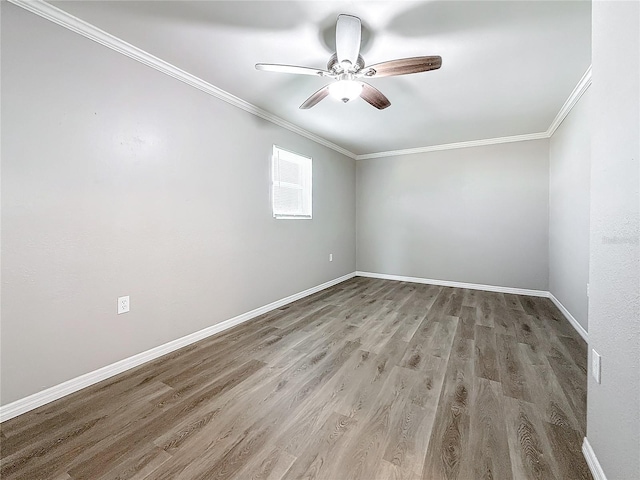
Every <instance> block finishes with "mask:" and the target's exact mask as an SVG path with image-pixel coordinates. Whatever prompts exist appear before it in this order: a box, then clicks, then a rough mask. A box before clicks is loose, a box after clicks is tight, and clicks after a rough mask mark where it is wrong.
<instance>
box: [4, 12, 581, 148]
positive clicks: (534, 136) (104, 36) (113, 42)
mask: <svg viewBox="0 0 640 480" xmlns="http://www.w3.org/2000/svg"><path fill="white" fill-rule="evenodd" d="M8 1H9V2H11V3H13V4H14V5H17V6H19V7H21V8H24V9H25V10H28V11H30V12H32V13H35V14H36V15H39V16H40V17H42V18H45V19H47V20H50V21H52V22H54V23H56V24H58V25H60V26H62V27H64V28H67V29H68V30H71V31H72V32H75V33H78V34H80V35H82V36H84V37H86V38H88V39H90V40H93V41H94V42H97V43H99V44H101V45H104V46H105V47H107V48H110V49H112V50H114V51H116V52H118V53H121V54H123V55H126V56H127V57H129V58H131V59H133V60H136V61H138V62H140V63H143V64H144V65H147V66H149V67H151V68H154V69H156V70H158V71H159V72H162V73H164V74H166V75H169V76H170V77H173V78H175V79H176V80H180V81H181V82H184V83H186V84H187V85H190V86H192V87H194V88H197V89H198V90H201V91H202V92H204V93H207V94H209V95H211V96H213V97H216V98H218V99H220V100H222V101H224V102H227V103H228V104H230V105H233V106H235V107H238V108H240V109H242V110H244V111H246V112H248V113H251V114H252V115H255V116H257V117H260V118H263V119H265V120H267V121H269V122H271V123H274V124H275V125H278V126H280V127H283V128H286V129H287V130H290V131H292V132H294V133H297V134H298V135H301V136H303V137H306V138H308V139H310V140H312V141H314V142H316V143H318V144H320V145H324V146H325V147H328V148H330V149H332V150H335V151H336V152H338V153H341V154H343V155H345V156H347V157H349V158H353V159H356V160H368V159H372V158H382V157H395V156H399V155H412V154H415V153H426V152H436V151H441V150H453V149H458V148H469V147H480V146H485V145H496V144H500V143H512V142H524V141H528V140H540V139H544V138H550V137H551V136H552V135H553V134H554V132H555V131H556V129H557V128H558V127H559V126H560V124H561V123H562V121H563V120H564V119H565V118H566V117H567V115H568V114H569V112H571V109H572V108H573V107H574V106H575V104H576V103H577V102H578V100H580V98H581V97H582V95H583V94H584V93H585V92H586V91H587V89H588V88H589V86H590V85H591V66H589V68H588V69H587V71H586V72H585V74H584V75H583V76H582V78H581V79H580V81H579V82H578V84H577V85H576V87H575V88H574V89H573V91H572V92H571V95H569V98H568V99H567V101H566V102H565V103H564V105H563V106H562V108H561V109H560V111H559V112H558V114H557V115H556V117H555V118H554V119H553V122H551V125H550V126H549V128H548V129H547V131H546V132H539V133H528V134H524V135H514V136H509V137H497V138H487V139H483V140H471V141H468V142H457V143H446V144H441V145H430V146H426V147H418V148H408V149H402V150H389V151H385V152H376V153H366V154H363V155H356V154H355V153H353V152H351V151H349V150H347V149H346V148H343V147H341V146H340V145H336V144H335V143H333V142H330V141H329V140H327V139H325V138H322V137H320V136H318V135H316V134H314V133H311V132H310V131H308V130H305V129H304V128H301V127H299V126H297V125H294V124H293V123H291V122H288V121H286V120H284V119H283V118H280V117H278V116H276V115H273V114H272V113H269V112H267V111H266V110H263V109H261V108H260V107H257V106H256V105H253V104H252V103H249V102H247V101H245V100H242V99H241V98H238V97H236V96H235V95H232V94H230V93H229V92H226V91H224V90H222V89H221V88H218V87H216V86H215V85H212V84H210V83H208V82H205V81H204V80H202V79H201V78H198V77H196V76H195V75H192V74H191V73H189V72H186V71H184V70H182V69H180V68H178V67H176V66H175V65H172V64H170V63H169V62H166V61H164V60H162V59H160V58H158V57H156V56H154V55H151V54H150V53H148V52H145V51H144V50H142V49H140V48H138V47H135V46H133V45H131V44H130V43H127V42H125V41H124V40H121V39H119V38H117V37H115V36H113V35H111V34H110V33H107V32H105V31H104V30H101V29H99V28H98V27H95V26H94V25H91V24H90V23H87V22H85V21H84V20H81V19H79V18H77V17H74V16H73V15H71V14H69V13H67V12H65V11H64V10H61V9H59V8H57V7H55V6H53V5H51V4H49V3H47V2H45V1H44V0H8Z"/></svg>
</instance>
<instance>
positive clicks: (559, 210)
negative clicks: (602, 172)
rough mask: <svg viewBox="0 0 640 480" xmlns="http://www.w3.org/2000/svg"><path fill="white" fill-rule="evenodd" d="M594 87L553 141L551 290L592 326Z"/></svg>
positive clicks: (577, 318)
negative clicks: (591, 131)
mask: <svg viewBox="0 0 640 480" xmlns="http://www.w3.org/2000/svg"><path fill="white" fill-rule="evenodd" d="M590 95H591V94H590V93H589V90H587V92H586V93H585V94H584V95H583V96H582V98H581V99H580V100H579V101H578V103H577V104H576V105H575V106H574V107H573V110H571V113H570V114H569V115H568V116H567V118H565V120H564V121H563V122H562V125H560V127H559V128H558V129H557V130H556V131H555V133H554V134H553V137H551V141H550V144H549V291H550V292H551V293H553V295H554V296H555V297H556V298H557V299H558V300H560V302H561V303H562V304H563V305H564V306H565V308H566V309H567V310H569V312H570V313H571V315H573V317H574V318H575V319H576V320H577V321H578V322H579V323H580V325H582V327H583V328H584V329H585V330H588V328H587V314H588V298H587V283H588V282H589V203H590V200H591V199H590V196H589V187H590V184H591V136H590V134H589V121H590V107H591V105H590Z"/></svg>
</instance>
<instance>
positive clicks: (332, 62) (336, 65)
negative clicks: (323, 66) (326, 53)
mask: <svg viewBox="0 0 640 480" xmlns="http://www.w3.org/2000/svg"><path fill="white" fill-rule="evenodd" d="M362 68H364V58H362V57H361V56H360V55H358V60H357V61H356V64H355V65H354V66H352V67H351V68H350V69H349V71H350V72H351V73H355V72H358V71H360V70H362ZM327 70H329V71H330V72H333V73H343V72H344V69H343V68H342V65H341V64H340V62H338V55H337V54H336V53H334V54H333V55H331V58H330V59H329V62H328V63H327ZM345 73H346V72H345Z"/></svg>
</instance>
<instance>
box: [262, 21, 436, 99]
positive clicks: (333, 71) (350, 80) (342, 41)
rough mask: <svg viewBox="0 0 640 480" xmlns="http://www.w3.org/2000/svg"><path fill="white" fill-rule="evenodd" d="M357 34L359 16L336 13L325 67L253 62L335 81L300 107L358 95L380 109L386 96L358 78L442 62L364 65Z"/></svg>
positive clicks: (420, 59) (400, 72)
mask: <svg viewBox="0 0 640 480" xmlns="http://www.w3.org/2000/svg"><path fill="white" fill-rule="evenodd" d="M360 37H361V24H360V19H359V18H358V17H354V16H353V15H338V21H337V23H336V53H334V54H333V55H332V56H331V58H330V59H329V63H328V64H327V69H326V70H321V69H317V68H310V67H298V66H294V65H278V64H270V63H258V64H256V69H258V70H264V71H268V72H279V73H293V74H297V75H317V76H320V77H329V78H332V79H334V80H336V81H335V82H333V83H330V84H329V85H326V86H324V87H322V88H321V89H320V90H318V91H317V92H316V93H314V94H313V95H311V96H310V97H309V98H307V100H306V101H305V102H304V103H303V104H302V105H300V108H302V109H307V108H311V107H313V106H314V105H316V104H317V103H318V102H320V100H322V99H324V98H325V97H327V96H328V95H329V94H331V96H333V97H336V98H338V99H339V100H342V101H343V102H344V103H347V102H348V101H350V100H353V99H354V98H356V97H358V96H360V97H361V98H362V99H363V100H365V101H366V102H367V103H369V104H371V105H373V106H374V107H376V108H377V109H379V110H382V109H384V108H387V107H388V106H390V105H391V102H390V101H389V99H388V98H387V97H385V96H384V95H383V94H382V92H381V91H380V90H378V89H377V88H375V87H373V86H372V85H369V84H368V83H366V82H363V81H361V80H360V79H362V78H380V77H391V76H395V75H407V74H409V73H420V72H426V71H429V70H436V69H438V68H440V66H441V65H442V58H441V57H438V56H431V57H413V58H402V59H398V60H390V61H387V62H382V63H376V64H375V65H371V66H368V67H365V63H364V59H363V58H362V57H361V56H360Z"/></svg>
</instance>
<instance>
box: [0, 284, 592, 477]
mask: <svg viewBox="0 0 640 480" xmlns="http://www.w3.org/2000/svg"><path fill="white" fill-rule="evenodd" d="M586 361H587V348H586V345H585V343H584V341H583V340H582V339H581V338H580V337H579V336H578V334H577V333H576V332H575V331H574V330H573V328H572V327H571V326H570V325H569V324H568V322H567V321H566V320H565V319H564V317H563V316H562V315H561V314H560V312H559V311H557V309H556V308H555V306H554V305H553V304H552V303H551V302H550V301H549V300H547V299H542V298H535V297H523V296H517V295H503V294H500V293H490V292H481V291H473V290H464V289H456V288H448V287H437V286H432V285H421V284H413V283H405V282H393V281H387V280H377V279H368V278H360V277H356V278H354V279H352V280H349V281H346V282H343V283H341V284H339V285H336V286H334V287H332V288H330V289H327V290H324V291H322V292H319V293H317V294H315V295H313V296H310V297H307V298H304V299H302V300H299V301H297V302H295V303H292V304H289V305H287V306H285V307H283V308H281V309H278V310H275V311H272V312H269V313H267V314H265V315H263V316H261V317H259V318H257V319H255V320H252V321H250V322H248V323H245V324H243V325H240V326H238V327H236V328H234V329H231V330H228V331H226V332H223V333H221V334H219V335H216V336H214V337H210V338H208V339H205V340H202V341H200V342H198V343H197V344H193V345H190V346H187V347H185V348H183V349H181V350H179V351H176V352H174V353H171V354H169V355H166V356H164V357H161V358H159V359H156V360H154V361H152V362H150V363H148V364H145V365H143V366H140V367H138V368H135V369H133V370H130V371H128V372H125V373H123V374H121V375H118V376H116V377H113V378H111V379H108V380H106V381H104V382H101V383H99V384H96V385H93V386H91V387H89V388H86V389H84V390H82V391H80V392H77V393H74V394H72V395H69V396H68V397H65V398H63V399H60V400H58V401H56V402H53V403H50V404H48V405H45V406H43V407H41V408H39V409H37V410H34V411H32V412H29V413H27V414H25V415H22V416H20V417H17V418H14V419H11V420H8V421H6V422H4V423H3V424H2V425H1V426H0V432H1V435H0V442H1V443H0V449H1V461H0V477H2V478H3V479H6V480H10V479H29V480H32V479H58V480H62V479H66V480H70V479H71V480H82V479H91V480H107V479H120V480H124V479H147V480H152V479H153V480H160V479H167V480H168V479H203V480H204V479H265V480H266V479H268V480H280V479H301V478H305V479H311V478H313V479H331V480H341V479H345V480H346V479H363V480H371V479H409V480H415V479H420V478H423V479H429V480H434V479H464V480H466V479H473V480H475V479H500V480H502V479H510V478H513V479H518V480H520V479H545V480H549V479H583V478H584V479H590V478H591V475H590V473H589V471H588V467H587V465H586V463H585V461H584V459H583V457H582V453H581V450H580V448H581V442H582V438H583V437H584V434H585V421H586Z"/></svg>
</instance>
